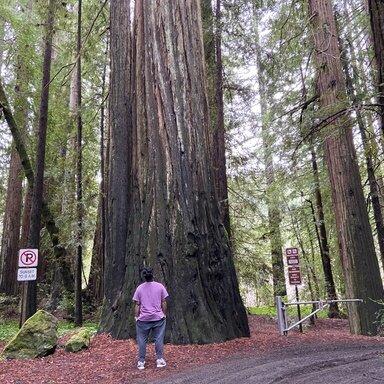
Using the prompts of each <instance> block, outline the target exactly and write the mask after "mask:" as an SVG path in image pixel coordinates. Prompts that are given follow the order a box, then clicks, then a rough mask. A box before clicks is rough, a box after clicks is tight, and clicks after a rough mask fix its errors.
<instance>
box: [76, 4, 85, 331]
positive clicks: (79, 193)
mask: <svg viewBox="0 0 384 384" xmlns="http://www.w3.org/2000/svg"><path fill="white" fill-rule="evenodd" d="M77 4H78V6H77V7H78V9H77V49H76V54H77V58H76V59H77V60H76V87H77V92H76V96H77V97H76V122H77V140H76V152H77V159H76V216H77V250H76V262H75V324H76V325H81V324H82V322H83V305H82V299H81V290H82V289H81V282H82V270H83V215H84V213H83V212H84V209H83V144H82V140H83V121H82V117H81V11H82V9H81V8H82V1H81V0H79V1H78V3H77Z"/></svg>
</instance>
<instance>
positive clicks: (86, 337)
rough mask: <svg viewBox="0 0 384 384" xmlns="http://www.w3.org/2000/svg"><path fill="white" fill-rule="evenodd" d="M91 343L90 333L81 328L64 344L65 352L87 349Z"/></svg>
mask: <svg viewBox="0 0 384 384" xmlns="http://www.w3.org/2000/svg"><path fill="white" fill-rule="evenodd" d="M90 341H91V332H90V331H89V330H88V329H86V328H81V329H80V330H79V331H78V332H76V333H75V334H74V335H73V336H72V337H71V338H70V339H69V340H68V341H67V342H66V343H65V350H66V351H67V352H78V351H80V350H82V349H86V348H88V347H89V343H90Z"/></svg>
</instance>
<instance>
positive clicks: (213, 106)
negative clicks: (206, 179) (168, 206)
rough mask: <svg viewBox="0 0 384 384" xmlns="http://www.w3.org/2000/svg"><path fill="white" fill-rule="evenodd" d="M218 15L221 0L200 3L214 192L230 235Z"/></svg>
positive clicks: (220, 32) (220, 26) (219, 15)
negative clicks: (213, 4) (213, 5)
mask: <svg viewBox="0 0 384 384" xmlns="http://www.w3.org/2000/svg"><path fill="white" fill-rule="evenodd" d="M221 12H222V11H221V0H216V4H215V9H213V7H212V1H211V0H201V14H202V23H203V41H204V55H205V66H206V74H207V90H208V105H209V110H210V122H211V138H210V141H211V143H210V146H211V154H212V161H213V175H214V182H215V188H216V193H217V196H218V199H219V208H220V214H221V220H222V222H223V224H224V226H225V228H226V230H227V233H228V235H229V236H230V233H231V226H230V217H229V203H228V181H227V165H226V157H225V147H226V143H225V125H224V96H223V63H222V61H223V60H222V48H221V45H222V17H221Z"/></svg>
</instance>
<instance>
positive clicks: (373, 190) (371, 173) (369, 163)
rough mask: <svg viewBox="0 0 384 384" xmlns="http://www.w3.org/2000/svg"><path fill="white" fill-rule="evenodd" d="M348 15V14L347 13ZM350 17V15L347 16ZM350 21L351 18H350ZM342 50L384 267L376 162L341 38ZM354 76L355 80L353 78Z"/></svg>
mask: <svg viewBox="0 0 384 384" xmlns="http://www.w3.org/2000/svg"><path fill="white" fill-rule="evenodd" d="M345 14H346V13H345ZM346 16H347V17H348V15H347V14H346ZM348 19H349V18H348ZM347 40H348V41H349V42H351V39H350V37H349V36H347ZM339 44H340V49H341V61H342V64H343V70H344V74H345V80H346V86H347V93H348V96H349V98H350V100H351V103H352V105H353V106H354V107H356V108H355V113H356V121H357V126H358V127H359V132H360V136H361V141H362V143H363V149H364V155H365V164H366V168H367V175H368V184H369V191H370V201H371V205H372V209H373V216H374V219H375V227H376V233H377V240H378V243H379V249H380V255H381V261H382V263H383V266H384V220H383V215H382V211H381V204H380V199H379V188H378V183H377V180H376V175H375V166H374V162H373V159H372V156H371V146H370V140H369V138H368V136H367V131H366V127H365V123H364V119H363V116H362V114H361V111H360V109H359V108H358V106H359V104H360V103H361V101H362V100H359V98H358V96H357V94H356V89H355V87H356V85H358V83H357V81H358V74H357V73H356V68H355V66H353V65H352V64H351V62H350V61H349V60H348V58H347V46H346V44H345V43H344V42H343V41H342V39H341V38H340V40H339ZM349 47H350V49H351V52H350V53H351V56H352V59H354V58H355V54H354V51H352V50H353V46H352V44H349ZM350 66H352V67H353V69H352V71H353V74H351V71H350ZM352 76H353V78H352Z"/></svg>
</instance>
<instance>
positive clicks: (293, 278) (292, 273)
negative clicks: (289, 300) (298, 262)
mask: <svg viewBox="0 0 384 384" xmlns="http://www.w3.org/2000/svg"><path fill="white" fill-rule="evenodd" d="M288 279H289V284H290V285H301V271H300V267H298V266H296V267H288Z"/></svg>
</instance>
